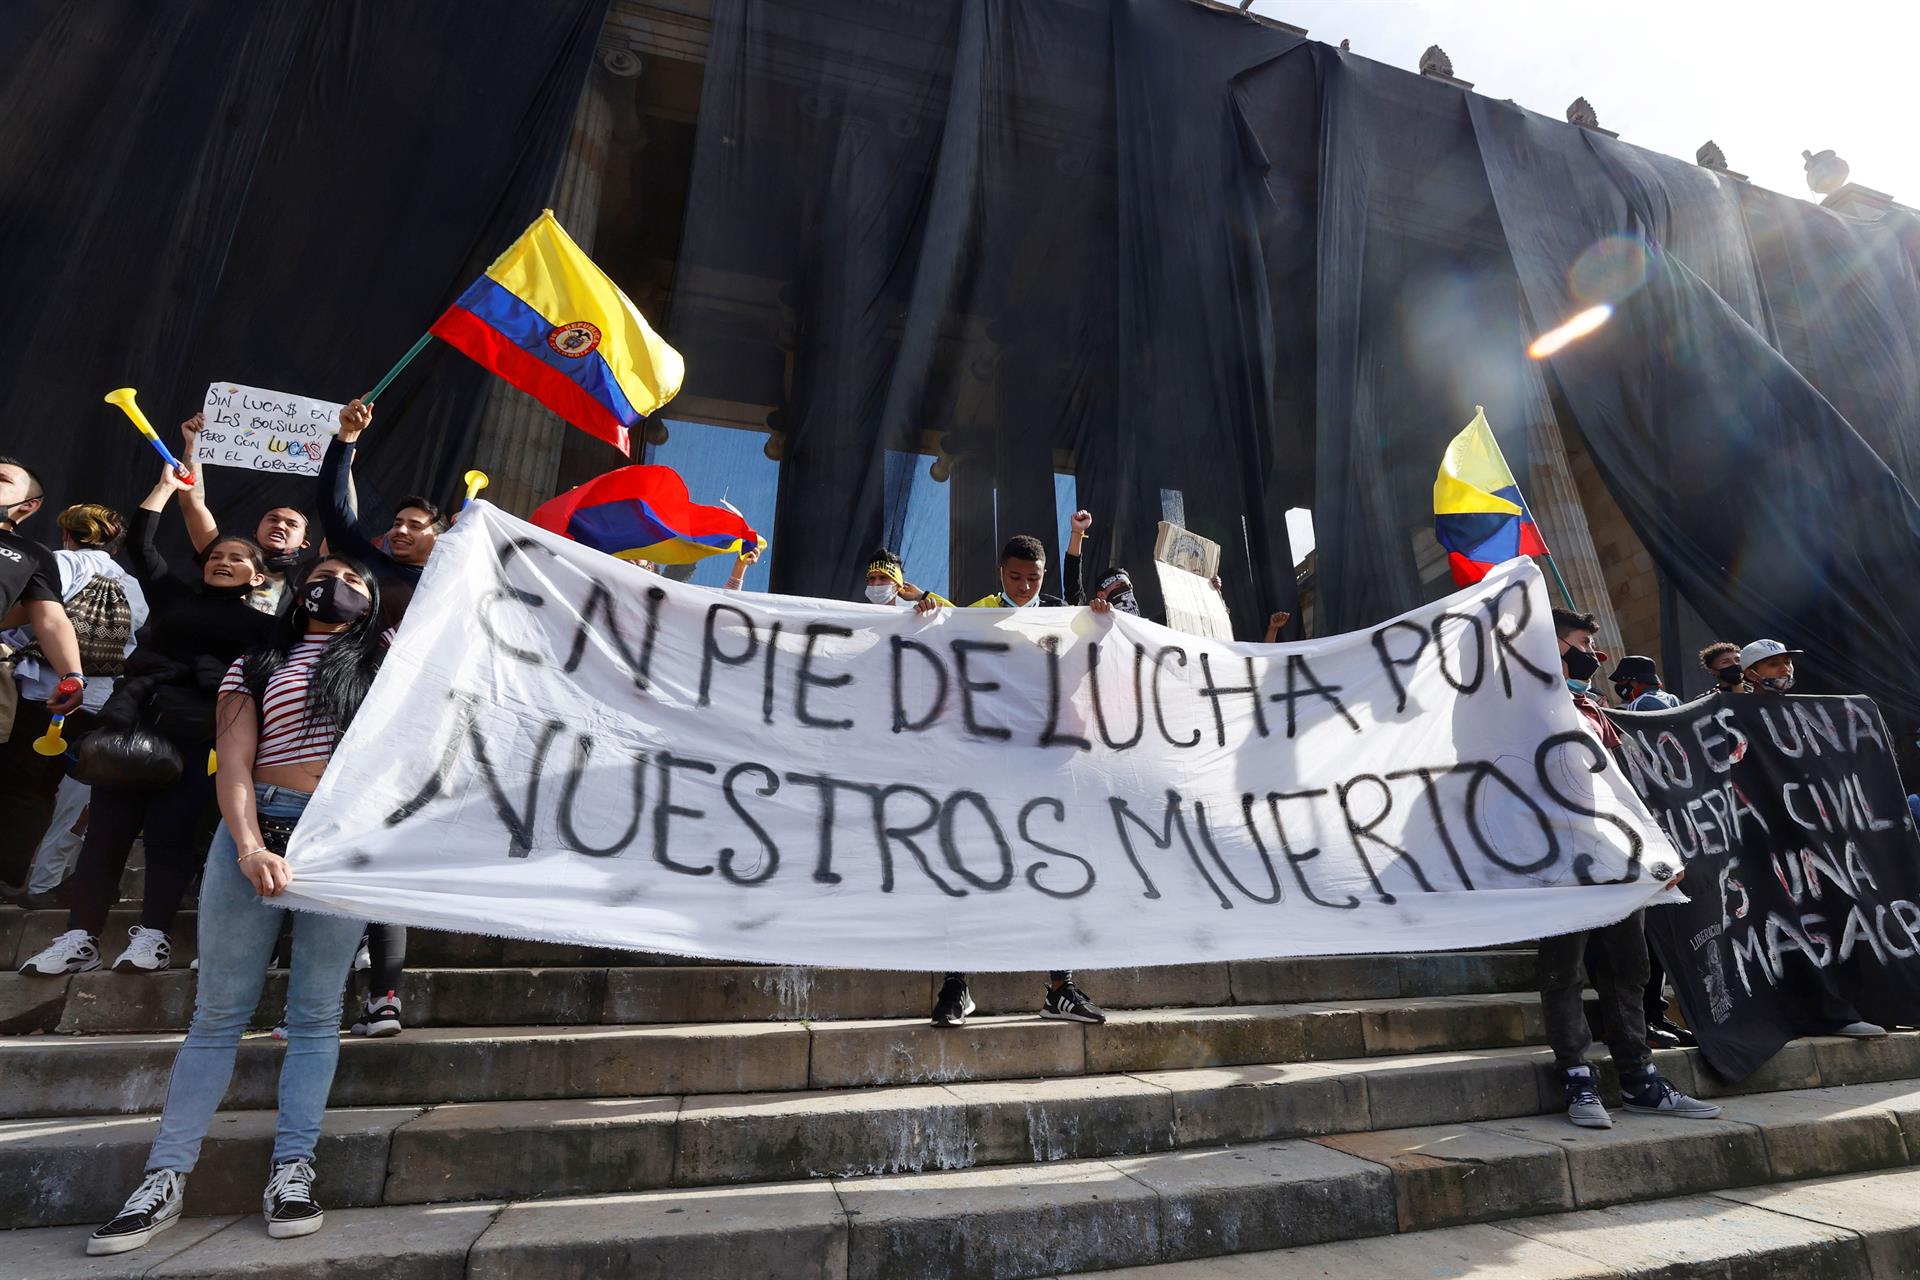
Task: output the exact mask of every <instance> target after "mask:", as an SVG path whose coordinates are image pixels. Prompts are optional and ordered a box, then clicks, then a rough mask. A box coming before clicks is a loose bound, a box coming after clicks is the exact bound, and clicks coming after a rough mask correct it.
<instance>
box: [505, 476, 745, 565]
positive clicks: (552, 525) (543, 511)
mask: <svg viewBox="0 0 1920 1280" xmlns="http://www.w3.org/2000/svg"><path fill="white" fill-rule="evenodd" d="M533 523H535V524H536V525H539V526H540V527H541V528H542V529H547V530H550V531H552V532H554V533H557V534H560V535H561V536H562V537H566V538H572V539H573V540H574V541H575V542H578V543H582V544H583V545H585V546H589V547H592V548H593V549H594V550H595V551H604V552H606V553H607V554H608V555H610V556H619V557H620V558H621V559H622V560H652V561H654V562H655V563H657V564H692V563H693V562H694V561H695V560H701V559H705V558H706V557H707V556H717V555H723V554H737V553H738V552H739V551H740V549H741V547H743V546H759V545H761V542H762V539H761V537H760V535H759V534H757V533H755V532H754V531H753V530H752V529H751V528H750V527H748V525H747V522H746V519H745V517H743V516H742V515H741V514H740V513H739V512H738V511H733V510H730V509H729V508H726V507H703V506H701V505H699V504H698V503H696V502H694V501H693V499H692V498H691V497H690V496H689V495H688V493H687V482H686V481H685V480H682V479H681V478H680V473H679V472H677V471H675V470H674V469H673V468H672V467H621V468H620V469H619V470H617V471H609V472H607V474H605V475H603V476H600V477H598V478H596V479H593V480H589V481H587V482H586V483H585V484H583V485H581V486H580V487H579V488H577V489H569V490H568V491H567V492H565V493H563V494H561V495H560V496H559V497H557V498H554V499H552V500H551V501H548V502H543V503H541V504H540V506H539V507H538V508H536V509H535V510H534V513H533Z"/></svg>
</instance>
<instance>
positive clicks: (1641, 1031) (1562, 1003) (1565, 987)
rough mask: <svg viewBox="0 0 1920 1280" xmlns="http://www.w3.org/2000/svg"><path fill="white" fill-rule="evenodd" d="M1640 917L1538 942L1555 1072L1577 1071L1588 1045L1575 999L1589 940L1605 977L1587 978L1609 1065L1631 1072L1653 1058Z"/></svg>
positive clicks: (1588, 1034)
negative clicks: (1595, 1000) (1597, 950)
mask: <svg viewBox="0 0 1920 1280" xmlns="http://www.w3.org/2000/svg"><path fill="white" fill-rule="evenodd" d="M1644 916H1645V913H1644V912H1642V911H1636V912H1634V913H1633V914H1632V915H1630V916H1628V917H1627V918H1626V919H1625V920H1622V921H1620V922H1619V923H1617V924H1610V925H1608V926H1607V927H1606V928H1604V929H1590V930H1588V931H1586V932H1584V933H1566V934H1562V935H1560V936H1559V937H1557V938H1543V939H1541V940H1540V1012H1541V1014H1542V1015H1543V1016H1544V1017H1545V1019H1546V1023H1547V1043H1548V1044H1550V1045H1552V1046H1553V1059H1554V1065H1556V1066H1558V1067H1559V1068H1560V1069H1561V1070H1563V1071H1564V1070H1565V1069H1566V1068H1568V1067H1576V1066H1579V1065H1580V1063H1581V1061H1582V1055H1583V1054H1585V1052H1586V1049H1587V1045H1588V1044H1589V1043H1590V1042H1591V1041H1592V1034H1591V1032H1589V1030H1588V1028H1587V1014H1586V1008H1585V1004H1584V1002H1583V1001H1582V1000H1581V991H1582V989H1583V988H1584V987H1585V986H1586V979H1587V976H1588V975H1587V974H1586V973H1585V972H1584V967H1583V966H1582V964H1581V960H1582V958H1583V957H1584V956H1585V954H1586V950H1587V941H1588V939H1589V938H1591V939H1592V940H1593V942H1594V944H1595V945H1596V946H1598V947H1599V948H1600V949H1601V951H1602V952H1604V954H1605V956H1606V962H1607V963H1606V972H1604V973H1599V974H1594V975H1592V977H1593V985H1594V988H1595V989H1596V990H1597V991H1598V992H1599V993H1600V1010H1601V1014H1602V1017H1603V1019H1604V1021H1605V1025H1606V1040H1607V1048H1609V1049H1611V1050H1612V1051H1613V1065H1614V1066H1615V1067H1616V1068H1618V1069H1619V1070H1621V1071H1634V1070H1637V1069H1639V1068H1641V1067H1644V1066H1646V1065H1648V1064H1649V1063H1651V1062H1652V1061H1653V1053H1652V1051H1651V1050H1649V1049H1648V1048H1647V1014H1646V1010H1645V1008H1644V1007H1643V1002H1644V1001H1645V999H1646V987H1647V935H1646V926H1645V919H1644Z"/></svg>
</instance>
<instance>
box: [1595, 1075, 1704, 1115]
mask: <svg viewBox="0 0 1920 1280" xmlns="http://www.w3.org/2000/svg"><path fill="white" fill-rule="evenodd" d="M1620 1098H1621V1101H1622V1102H1624V1103H1625V1104H1626V1108H1627V1110H1629V1111H1637V1112H1639V1113H1640V1114H1641V1115H1648V1116H1679V1117H1681V1118H1682V1119H1686V1120H1711V1119H1713V1118H1714V1117H1715V1116H1717V1115H1719V1114H1720V1108H1719V1107H1717V1106H1715V1105H1714V1104H1713V1103H1711V1102H1702V1101H1700V1099H1698V1098H1690V1097H1688V1096H1687V1095H1686V1094H1684V1093H1682V1092H1680V1091H1679V1090H1678V1089H1676V1088H1674V1087H1673V1082H1672V1081H1670V1080H1668V1079H1667V1078H1666V1077H1665V1076H1663V1075H1661V1074H1660V1073H1658V1072H1657V1071H1654V1070H1653V1069H1652V1068H1651V1067H1649V1068H1648V1069H1647V1071H1646V1072H1645V1073H1644V1074H1642V1075H1640V1076H1638V1077H1634V1076H1621V1077H1620Z"/></svg>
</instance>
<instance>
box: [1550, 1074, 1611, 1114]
mask: <svg viewBox="0 0 1920 1280" xmlns="http://www.w3.org/2000/svg"><path fill="white" fill-rule="evenodd" d="M1560 1081H1561V1084H1562V1085H1563V1086H1564V1087H1565V1089H1566V1091H1567V1119H1569V1120H1571V1121H1573V1123H1575V1124H1577V1125H1579V1126H1580V1127H1581V1128H1582V1129H1611V1128H1613V1117H1612V1116H1610V1115H1608V1114H1607V1104H1606V1103H1604V1102H1602V1101H1600V1090H1599V1082H1598V1081H1597V1080H1596V1079H1595V1078H1594V1075H1593V1068H1592V1067H1569V1068H1567V1069H1566V1070H1565V1071H1562V1072H1561V1073H1560Z"/></svg>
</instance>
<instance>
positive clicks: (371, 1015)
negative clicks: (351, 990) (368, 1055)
mask: <svg viewBox="0 0 1920 1280" xmlns="http://www.w3.org/2000/svg"><path fill="white" fill-rule="evenodd" d="M401 1030H402V1028H401V1026H400V997H399V996H398V995H396V994H395V993H393V992H391V991H389V992H387V993H386V994H385V995H383V996H368V997H367V1011H366V1012H365V1013H364V1014H362V1015H361V1016H360V1017H359V1018H358V1019H357V1020H355V1022H354V1024H353V1031H352V1034H354V1035H356V1036H367V1037H369V1038H371V1039H374V1040H378V1039H380V1038H382V1037H383V1036H397V1035H399V1034H400V1032H401Z"/></svg>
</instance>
